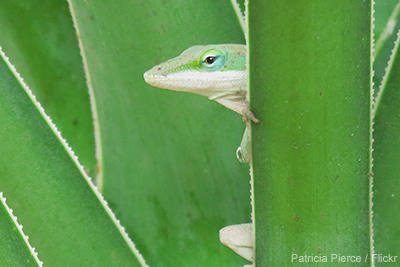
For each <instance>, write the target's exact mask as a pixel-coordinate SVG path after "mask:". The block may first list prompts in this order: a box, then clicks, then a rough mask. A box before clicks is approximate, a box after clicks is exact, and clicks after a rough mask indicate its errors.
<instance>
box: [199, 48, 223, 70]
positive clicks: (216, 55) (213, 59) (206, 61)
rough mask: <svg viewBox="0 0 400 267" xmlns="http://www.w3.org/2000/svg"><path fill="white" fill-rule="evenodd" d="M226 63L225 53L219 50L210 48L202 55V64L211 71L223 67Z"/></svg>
mask: <svg viewBox="0 0 400 267" xmlns="http://www.w3.org/2000/svg"><path fill="white" fill-rule="evenodd" d="M224 63H225V55H224V54H223V53H222V52H220V51H218V50H214V49H212V50H209V51H207V52H205V53H204V54H203V55H202V56H201V65H202V66H203V67H204V68H205V69H206V70H209V71H214V70H217V69H219V68H221V67H222V66H223V65H224Z"/></svg>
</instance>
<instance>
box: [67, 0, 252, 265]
mask: <svg viewBox="0 0 400 267" xmlns="http://www.w3.org/2000/svg"><path fill="white" fill-rule="evenodd" d="M69 2H70V5H71V10H72V14H73V17H74V21H75V27H76V29H77V31H78V36H79V40H80V42H81V44H80V45H81V49H82V55H83V57H84V62H85V66H86V67H85V68H86V70H87V77H89V84H90V86H91V87H90V90H91V94H92V98H93V102H94V103H95V106H93V108H94V114H95V116H96V118H98V121H95V123H96V124H97V125H98V127H97V133H96V134H97V142H98V144H99V147H98V153H99V162H100V175H99V177H98V178H99V185H101V186H102V188H103V192H104V195H105V198H106V199H107V201H109V203H110V205H111V207H112V208H113V210H115V212H116V214H117V216H118V218H119V219H120V220H121V222H122V224H123V225H124V226H125V227H126V229H127V231H128V233H129V235H130V236H131V237H132V239H133V240H134V242H135V244H136V245H137V247H138V248H139V250H140V251H141V253H143V255H144V257H145V259H146V261H147V262H148V264H149V265H150V266H152V267H155V266H240V265H243V264H245V263H246V261H245V260H243V259H241V258H239V256H237V255H236V254H235V253H234V252H232V251H230V250H229V249H228V248H226V247H224V246H223V245H221V243H220V242H219V240H218V231H219V229H220V228H222V227H223V226H226V225H229V224H235V223H245V222H250V211H251V209H250V192H249V191H250V185H249V175H248V165H246V164H240V163H239V162H238V161H237V159H236V157H235V151H236V148H237V147H238V146H239V144H240V139H241V137H242V134H243V131H244V127H245V125H244V123H243V122H242V118H241V117H240V115H238V114H235V113H234V112H232V111H230V110H228V109H226V108H224V107H222V106H221V105H219V104H217V103H214V102H212V101H209V100H208V99H207V98H205V97H201V96H197V95H192V94H189V93H182V92H173V91H167V90H162V89H159V88H154V87H151V86H149V85H147V84H146V83H145V82H144V80H143V73H144V72H145V71H147V70H148V69H150V68H151V67H153V66H154V65H156V64H158V63H161V62H163V61H166V60H168V59H170V58H172V57H175V56H177V55H179V54H180V53H181V52H182V51H183V50H185V49H187V48H188V47H190V46H192V45H198V44H213V43H215V44H219V43H244V37H243V32H242V29H241V28H240V25H239V23H238V20H237V17H236V14H235V12H234V10H233V8H232V6H231V3H230V1H228V0H225V1H211V0H207V1H194V0H191V1H181V0H175V1H167V2H166V1H161V0H153V1H148V0H146V1H144V0H142V1H134V2H132V1H129V2H121V1H119V2H112V1H108V2H107V1H100V2H99V1H93V0H87V1H76V0H70V1H69Z"/></svg>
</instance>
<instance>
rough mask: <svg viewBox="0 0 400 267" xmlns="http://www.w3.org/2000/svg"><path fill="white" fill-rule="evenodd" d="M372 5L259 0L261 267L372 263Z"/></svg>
mask: <svg viewBox="0 0 400 267" xmlns="http://www.w3.org/2000/svg"><path fill="white" fill-rule="evenodd" d="M370 8H371V7H370V3H369V2H368V1H364V2H363V1H282V0H280V1H257V0H254V1H251V3H250V9H249V17H250V32H249V35H250V88H251V93H252V94H251V103H252V110H253V111H254V112H255V114H256V116H257V118H259V119H260V121H261V123H260V124H259V125H256V126H254V127H253V170H254V188H255V190H254V205H255V229H256V266H257V267H263V266H297V265H300V264H304V263H302V262H301V260H303V261H308V262H310V261H312V260H313V261H315V260H321V261H323V260H324V259H325V258H324V256H326V260H327V262H328V263H331V260H332V263H331V264H337V263H338V262H339V260H338V258H336V259H335V255H338V256H339V254H340V256H343V255H344V256H360V258H355V257H353V258H351V259H350V260H360V261H361V263H357V266H369V265H370V258H369V257H368V256H367V255H368V254H369V253H370V231H369V230H370V228H369V216H370V209H369V190H370V189H369V179H370V178H369V175H368V174H369V171H370V138H371V137H370V83H371V78H370V77H371V63H370V43H371V42H370V40H371V39H370V22H371V18H370V17H371V15H370V14H371V13H370ZM305 255H307V256H317V257H313V258H312V259H311V258H301V256H305ZM366 257H367V258H366ZM346 260H347V261H348V260H349V259H348V258H346ZM354 264H355V263H354V262H348V263H344V265H343V266H354Z"/></svg>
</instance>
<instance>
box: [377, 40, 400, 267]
mask: <svg viewBox="0 0 400 267" xmlns="http://www.w3.org/2000/svg"><path fill="white" fill-rule="evenodd" d="M398 43H399V40H397V45H396V47H395V51H394V53H393V55H392V62H391V64H390V65H389V68H388V70H389V74H388V77H387V82H386V86H385V88H384V89H383V91H382V92H381V96H380V97H379V99H378V101H379V105H378V106H377V111H376V114H375V118H374V153H373V158H374V168H373V173H374V184H373V186H374V187H373V191H374V195H373V196H374V197H373V202H374V205H373V212H374V217H373V229H374V247H375V252H376V254H382V255H384V256H387V255H388V254H390V255H392V256H399V255H400V229H399V222H400V212H399V210H400V179H399V178H400V165H399V161H400V139H399V129H398V127H399V124H400V117H399V112H400V105H399V103H400V90H399V89H400V56H399V52H398V45H399V44H398ZM396 53H397V55H396ZM377 260H378V259H377ZM396 262H397V265H398V262H399V259H397V261H396ZM387 264H393V263H386V262H377V264H376V266H385V265H387ZM397 265H396V266H397ZM393 266H394V265H393Z"/></svg>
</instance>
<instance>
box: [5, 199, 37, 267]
mask: <svg viewBox="0 0 400 267" xmlns="http://www.w3.org/2000/svg"><path fill="white" fill-rule="evenodd" d="M6 200H7V199H6V198H5V197H4V196H3V192H0V201H1V202H2V203H3V206H4V207H5V208H6V211H7V213H8V215H10V218H11V219H12V221H13V222H14V224H15V226H16V227H17V229H18V232H19V233H20V235H21V236H22V238H23V239H24V242H25V244H26V246H27V247H28V249H29V251H30V252H31V254H32V256H33V258H34V259H35V261H36V263H37V264H38V266H40V267H43V262H42V261H41V260H40V259H39V257H38V252H36V251H35V248H34V247H32V245H31V244H30V243H29V240H28V239H29V236H27V235H26V234H25V233H24V231H23V230H22V228H23V226H22V225H21V224H19V223H18V218H17V217H16V216H15V215H14V214H13V210H12V209H11V208H10V207H9V206H8V205H7V202H6Z"/></svg>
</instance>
